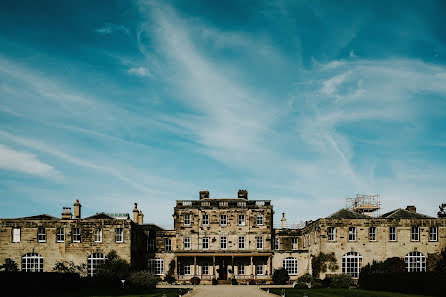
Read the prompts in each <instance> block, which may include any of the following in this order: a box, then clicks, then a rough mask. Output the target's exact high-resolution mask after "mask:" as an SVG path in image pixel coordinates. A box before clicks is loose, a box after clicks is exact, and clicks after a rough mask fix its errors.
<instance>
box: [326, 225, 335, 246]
mask: <svg viewBox="0 0 446 297" xmlns="http://www.w3.org/2000/svg"><path fill="white" fill-rule="evenodd" d="M327 241H330V242H335V241H336V227H328V229H327Z"/></svg>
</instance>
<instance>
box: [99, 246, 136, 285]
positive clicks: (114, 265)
mask: <svg viewBox="0 0 446 297" xmlns="http://www.w3.org/2000/svg"><path fill="white" fill-rule="evenodd" d="M129 275H130V264H129V263H128V262H127V261H126V260H124V259H122V258H121V257H119V255H118V254H117V253H116V251H111V252H110V253H108V254H107V258H106V259H105V261H104V262H103V263H101V264H99V265H98V267H97V269H96V277H97V278H99V279H108V280H121V279H127V278H128V277H129Z"/></svg>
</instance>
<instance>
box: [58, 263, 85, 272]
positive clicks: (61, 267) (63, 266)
mask: <svg viewBox="0 0 446 297" xmlns="http://www.w3.org/2000/svg"><path fill="white" fill-rule="evenodd" d="M83 269H84V266H83V265H80V266H79V265H75V264H74V262H73V261H70V262H68V261H62V262H56V265H54V268H53V271H54V272H59V273H80V272H81V271H82V270H83Z"/></svg>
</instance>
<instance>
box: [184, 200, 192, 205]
mask: <svg viewBox="0 0 446 297" xmlns="http://www.w3.org/2000/svg"><path fill="white" fill-rule="evenodd" d="M191 205H192V201H183V206H191Z"/></svg>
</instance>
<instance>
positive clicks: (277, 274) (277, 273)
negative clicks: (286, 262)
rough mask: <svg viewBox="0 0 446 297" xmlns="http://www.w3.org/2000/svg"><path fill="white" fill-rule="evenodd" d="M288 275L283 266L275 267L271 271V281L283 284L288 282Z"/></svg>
mask: <svg viewBox="0 0 446 297" xmlns="http://www.w3.org/2000/svg"><path fill="white" fill-rule="evenodd" d="M289 280H290V276H289V275H288V271H286V269H285V268H279V269H275V270H274V272H273V283H274V284H276V285H284V284H286V283H288V281H289Z"/></svg>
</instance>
